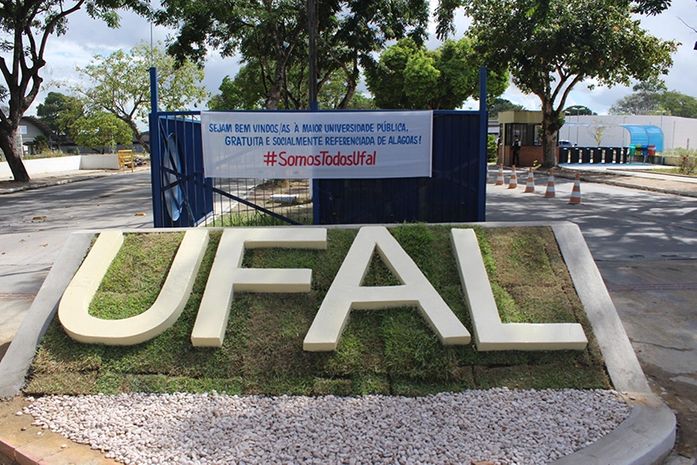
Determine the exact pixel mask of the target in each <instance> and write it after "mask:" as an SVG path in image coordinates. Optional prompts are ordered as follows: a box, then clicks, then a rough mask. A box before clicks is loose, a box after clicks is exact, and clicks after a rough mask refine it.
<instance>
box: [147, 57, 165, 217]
mask: <svg viewBox="0 0 697 465" xmlns="http://www.w3.org/2000/svg"><path fill="white" fill-rule="evenodd" d="M158 111H159V110H158V105H157V69H156V68H155V67H152V68H150V118H149V123H150V182H151V186H152V217H153V225H154V226H155V227H156V228H163V227H164V226H165V224H164V215H163V214H162V176H161V174H160V165H161V159H160V146H161V144H160V130H159V128H158V117H159V115H158Z"/></svg>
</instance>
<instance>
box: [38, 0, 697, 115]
mask: <svg viewBox="0 0 697 465" xmlns="http://www.w3.org/2000/svg"><path fill="white" fill-rule="evenodd" d="M436 3H437V0H431V6H432V7H434V6H435V4H436ZM681 19H682V20H683V21H685V22H686V23H687V24H689V25H690V26H692V27H694V28H695V29H697V2H695V0H673V2H672V5H671V7H670V8H669V9H667V10H666V11H664V12H663V13H662V14H660V15H658V16H654V17H642V18H641V22H642V25H643V27H644V28H645V29H647V30H649V31H650V32H651V33H652V34H653V35H655V36H657V37H660V38H662V39H666V40H676V41H678V42H681V44H682V45H680V46H679V48H678V50H677V52H676V53H675V54H674V55H673V62H674V63H673V67H672V69H671V70H670V73H669V74H668V75H667V76H665V77H664V80H665V82H666V85H667V87H668V88H669V89H670V90H676V91H679V92H682V93H685V94H688V95H691V96H693V97H697V66H695V61H696V60H697V50H694V46H695V41H697V33H695V32H694V31H693V30H691V29H690V28H689V27H687V26H686V25H685V24H683V22H681ZM468 23H469V21H468V19H467V18H466V17H464V16H463V15H462V14H458V15H457V16H456V19H455V25H456V33H455V36H454V38H458V37H461V36H462V35H463V34H464V32H465V30H466V28H467V25H468ZM173 32H174V31H172V30H169V29H166V28H162V27H154V28H152V36H153V38H154V40H155V41H163V42H164V41H167V39H168V37H170V36H171V35H172V34H173ZM429 32H430V38H429V40H428V42H427V47H429V48H436V47H438V46H439V44H440V42H439V41H438V40H437V39H436V38H435V24H433V22H432V23H431V26H430V28H429ZM150 37H151V26H150V24H149V23H148V22H147V21H146V20H145V19H143V18H141V17H139V16H137V15H135V14H133V13H130V12H124V13H122V14H121V26H120V28H118V29H110V28H108V27H107V26H106V25H105V24H104V23H103V22H101V21H98V20H94V19H92V18H90V17H89V16H88V15H87V14H86V13H85V12H84V11H79V12H77V13H74V14H73V15H71V16H70V20H69V28H68V32H67V34H65V35H63V36H59V37H55V36H54V37H52V38H51V39H50V40H49V43H48V46H47V49H46V62H47V65H46V67H45V68H44V70H43V72H42V73H41V75H42V77H43V78H44V84H43V89H42V91H41V93H40V95H39V96H38V98H37V99H36V100H35V102H34V104H33V105H32V107H31V108H30V109H29V111H28V113H27V114H34V113H35V111H36V106H37V105H38V104H39V103H41V102H43V100H44V98H45V96H46V94H47V93H48V92H49V91H51V90H53V91H59V92H61V91H63V92H65V89H66V87H65V86H66V85H70V84H71V83H75V82H76V81H77V80H78V79H79V75H78V73H77V72H76V71H75V67H76V66H85V65H86V64H88V63H89V62H90V60H91V59H92V57H93V56H95V55H97V54H101V55H107V54H109V53H111V52H113V51H115V50H117V49H119V48H123V49H128V48H131V47H132V46H133V45H135V44H137V43H139V42H148V43H149V42H150ZM238 68H239V62H238V60H237V59H236V58H234V57H232V58H221V57H220V56H219V55H218V54H217V53H215V52H212V53H211V54H209V57H208V59H207V62H206V65H205V78H204V84H205V86H206V88H207V89H208V91H209V92H211V93H216V92H217V89H218V86H219V85H220V83H221V81H222V79H223V77H225V76H226V75H230V76H234V75H235V73H236V71H237V69H238ZM589 84H593V83H592V82H584V83H581V84H578V85H576V87H575V88H574V90H573V91H572V92H571V93H570V95H569V98H568V99H567V106H570V105H585V106H587V107H589V108H590V109H592V110H593V111H595V112H596V113H598V114H607V112H608V109H609V108H610V106H612V104H614V103H615V102H616V101H617V100H619V99H621V98H622V97H624V96H626V95H629V94H631V92H632V90H631V88H629V87H624V86H615V87H613V88H606V87H595V89H593V90H590V89H589V88H588V85H589ZM503 98H507V99H509V100H511V101H512V102H514V103H517V104H520V105H523V106H525V107H526V108H527V109H529V110H536V109H539V107H540V102H539V99H538V98H537V97H536V96H534V95H525V94H523V93H522V92H521V91H520V90H518V89H517V88H515V87H514V86H510V87H509V88H508V90H507V91H506V92H505V93H504V94H503ZM476 106H477V104H476V102H474V101H468V102H466V103H465V105H464V108H465V109H467V108H476Z"/></svg>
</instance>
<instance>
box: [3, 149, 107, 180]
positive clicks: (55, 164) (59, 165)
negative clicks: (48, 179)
mask: <svg viewBox="0 0 697 465" xmlns="http://www.w3.org/2000/svg"><path fill="white" fill-rule="evenodd" d="M24 167H25V168H26V169H27V172H28V173H29V176H32V175H34V174H45V173H60V172H63V171H77V170H81V169H82V170H99V169H107V170H109V169H113V170H117V169H119V157H118V155H117V154H115V153H113V154H105V155H70V156H67V157H53V158H39V159H35V160H24ZM11 175H12V171H10V167H9V166H8V164H7V162H5V161H4V162H0V177H6V176H11Z"/></svg>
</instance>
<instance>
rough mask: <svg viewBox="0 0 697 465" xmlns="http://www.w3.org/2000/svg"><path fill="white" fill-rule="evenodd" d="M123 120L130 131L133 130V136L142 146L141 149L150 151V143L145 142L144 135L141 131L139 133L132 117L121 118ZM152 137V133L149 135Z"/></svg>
mask: <svg viewBox="0 0 697 465" xmlns="http://www.w3.org/2000/svg"><path fill="white" fill-rule="evenodd" d="M123 121H124V122H125V123H126V124H128V127H130V128H131V131H132V132H133V137H135V139H136V140H137V141H138V143H139V144H140V145H141V146H142V147H143V150H145V151H146V152H147V153H150V144H148V143H147V142H145V137H143V133H141V132H140V131H139V130H138V126H136V123H135V121H133V120H132V119H123ZM150 137H151V138H152V134H151V135H150Z"/></svg>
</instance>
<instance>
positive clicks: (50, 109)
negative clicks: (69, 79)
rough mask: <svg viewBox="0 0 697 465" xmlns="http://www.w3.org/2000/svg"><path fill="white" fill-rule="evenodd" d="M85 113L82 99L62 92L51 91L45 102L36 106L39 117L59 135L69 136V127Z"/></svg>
mask: <svg viewBox="0 0 697 465" xmlns="http://www.w3.org/2000/svg"><path fill="white" fill-rule="evenodd" d="M84 113H85V109H84V104H83V103H82V100H80V99H79V98H77V97H74V96H72V95H65V94H61V93H60V92H49V93H48V95H47V96H46V98H45V99H44V103H40V104H39V105H38V106H37V107H36V116H38V117H39V119H40V120H41V121H43V122H44V123H45V124H46V125H47V126H48V127H49V128H50V129H51V131H52V132H53V134H55V135H57V136H58V137H62V138H66V137H68V128H69V127H70V126H71V125H72V124H73V123H74V122H75V120H77V119H78V118H79V117H81V116H83V115H84Z"/></svg>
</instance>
